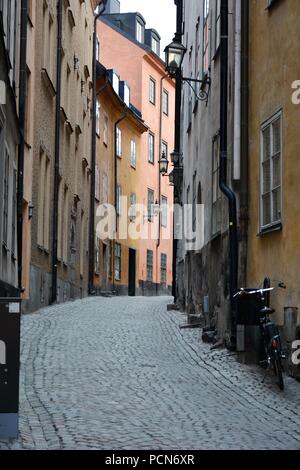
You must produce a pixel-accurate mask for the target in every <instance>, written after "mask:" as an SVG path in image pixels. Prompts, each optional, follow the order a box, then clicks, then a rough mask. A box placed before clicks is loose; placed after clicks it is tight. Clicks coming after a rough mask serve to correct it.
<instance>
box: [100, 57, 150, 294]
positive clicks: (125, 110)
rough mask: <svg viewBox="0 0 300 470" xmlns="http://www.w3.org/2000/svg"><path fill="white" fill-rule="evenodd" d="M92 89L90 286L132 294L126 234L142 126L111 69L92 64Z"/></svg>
mask: <svg viewBox="0 0 300 470" xmlns="http://www.w3.org/2000/svg"><path fill="white" fill-rule="evenodd" d="M121 78H122V77H121ZM97 90H99V95H98V100H97V103H98V105H97V110H98V112H97V126H96V127H97V165H96V190H95V201H96V237H95V239H96V247H95V277H94V287H95V291H96V292H98V293H100V292H101V293H105V292H116V293H118V294H123V295H131V296H134V295H135V294H136V293H137V292H138V290H139V278H138V266H139V263H140V250H139V248H140V242H139V240H138V239H137V238H136V237H135V236H134V234H133V233H132V230H134V229H135V223H138V221H137V218H138V217H139V210H138V207H137V203H138V201H139V200H140V194H139V190H140V179H141V176H142V171H141V169H142V160H141V153H142V135H143V133H145V132H147V131H148V128H147V126H146V125H145V123H144V122H143V120H142V117H141V114H140V113H139V112H138V110H137V109H135V108H134V107H133V106H132V105H131V104H130V83H126V82H124V81H122V80H120V77H119V76H118V74H117V71H116V70H107V69H105V67H103V66H102V65H100V64H98V67H97ZM124 198H125V199H124ZM114 209H115V210H116V213H114ZM106 215H110V218H109V219H108V222H107V219H105V216H106ZM108 224H109V225H108Z"/></svg>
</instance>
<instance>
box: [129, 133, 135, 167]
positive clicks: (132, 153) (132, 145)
mask: <svg viewBox="0 0 300 470" xmlns="http://www.w3.org/2000/svg"><path fill="white" fill-rule="evenodd" d="M130 165H131V166H132V168H136V142H135V140H131V143H130Z"/></svg>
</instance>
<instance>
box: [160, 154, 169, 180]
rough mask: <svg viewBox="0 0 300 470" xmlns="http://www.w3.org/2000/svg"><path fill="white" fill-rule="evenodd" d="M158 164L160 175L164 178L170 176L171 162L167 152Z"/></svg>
mask: <svg viewBox="0 0 300 470" xmlns="http://www.w3.org/2000/svg"><path fill="white" fill-rule="evenodd" d="M158 164H159V172H160V174H161V175H162V176H166V175H167V174H168V167H169V161H168V158H167V156H166V154H165V152H163V153H162V155H161V157H160V160H159V161H158Z"/></svg>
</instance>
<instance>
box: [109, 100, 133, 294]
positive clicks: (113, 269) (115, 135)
mask: <svg viewBox="0 0 300 470" xmlns="http://www.w3.org/2000/svg"><path fill="white" fill-rule="evenodd" d="M128 111H129V108H128V106H127V105H125V107H124V110H123V113H122V115H121V117H120V118H119V119H118V120H117V121H116V122H115V125H114V206H115V214H116V224H115V229H116V233H115V238H114V240H113V249H112V258H113V263H112V276H113V290H115V266H116V265H115V261H116V259H115V247H116V237H117V234H118V213H117V199H118V195H117V187H118V156H117V128H118V125H119V124H120V123H121V122H122V121H124V119H126V117H127V114H128Z"/></svg>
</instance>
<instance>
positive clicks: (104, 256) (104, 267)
mask: <svg viewBox="0 0 300 470" xmlns="http://www.w3.org/2000/svg"><path fill="white" fill-rule="evenodd" d="M102 246H103V249H102V291H103V292H105V291H106V288H107V285H106V280H107V246H106V245H105V244H104V243H103V245H102Z"/></svg>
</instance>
